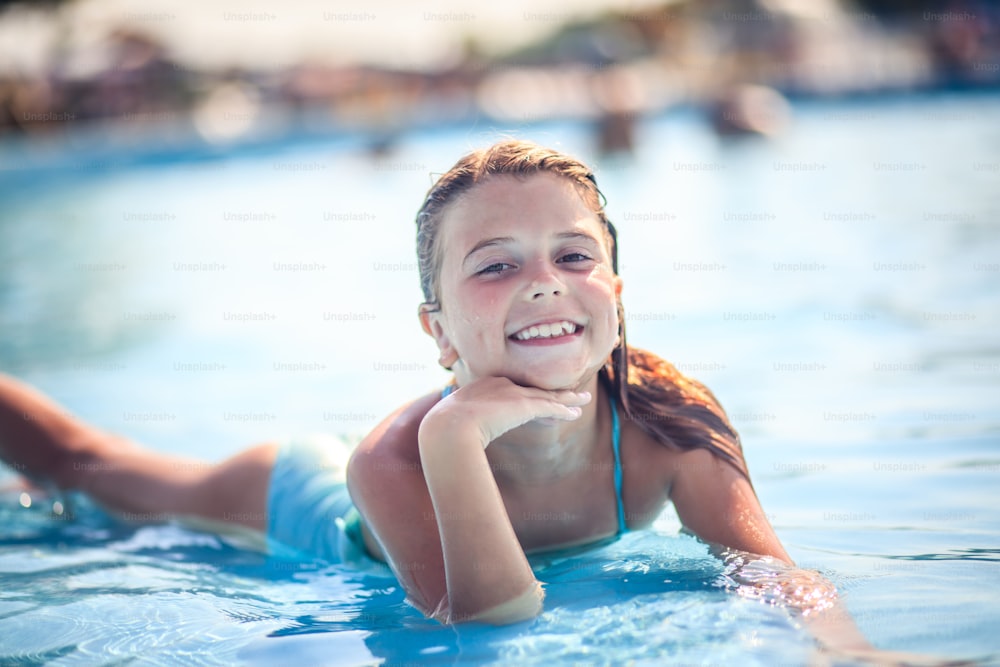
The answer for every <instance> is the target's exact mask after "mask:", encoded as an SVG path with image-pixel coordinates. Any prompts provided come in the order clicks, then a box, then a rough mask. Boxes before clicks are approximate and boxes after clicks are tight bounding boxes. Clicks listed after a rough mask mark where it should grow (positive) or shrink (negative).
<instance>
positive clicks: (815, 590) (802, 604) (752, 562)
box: [670, 449, 874, 653]
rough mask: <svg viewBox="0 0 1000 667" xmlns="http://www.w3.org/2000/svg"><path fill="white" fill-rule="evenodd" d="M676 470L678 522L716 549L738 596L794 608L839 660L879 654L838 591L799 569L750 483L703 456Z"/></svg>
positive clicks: (693, 454)
mask: <svg viewBox="0 0 1000 667" xmlns="http://www.w3.org/2000/svg"><path fill="white" fill-rule="evenodd" d="M671 467H672V469H673V471H674V472H673V479H672V480H671V482H670V498H671V500H672V501H673V503H674V508H675V509H676V510H677V516H678V517H679V518H680V520H681V523H683V524H684V527H685V528H686V529H687V530H688V531H690V532H691V533H693V534H694V535H696V536H697V537H699V538H700V539H702V540H703V541H705V542H708V543H710V544H712V545H715V546H714V547H713V551H714V552H715V554H716V555H717V556H719V557H720V558H722V559H723V560H724V561H725V562H726V565H727V571H726V574H727V576H728V577H729V579H730V580H731V581H732V582H733V583H734V585H735V586H736V588H737V592H738V593H740V594H741V595H744V596H747V597H754V598H758V599H763V600H765V601H767V602H769V603H772V604H781V605H783V606H786V607H788V608H790V609H791V610H792V611H793V612H794V613H796V614H797V615H799V616H800V618H801V619H802V620H803V621H804V622H805V624H806V626H807V627H808V628H809V630H810V631H811V632H812V634H813V636H814V637H816V639H817V640H818V641H819V642H820V643H821V644H823V645H824V646H825V647H827V648H828V649H831V650H833V651H835V652H840V653H853V652H867V651H872V650H874V649H873V648H872V646H871V644H869V643H868V641H867V640H866V639H865V637H864V635H862V634H861V631H860V630H859V629H858V627H857V626H856V625H855V623H854V620H853V619H852V618H851V616H850V614H849V613H848V612H847V610H846V608H845V607H844V605H843V603H842V602H841V601H840V600H839V599H838V596H837V590H836V588H835V587H834V586H833V584H831V583H830V582H829V581H827V580H826V579H825V578H824V577H823V576H822V575H820V574H819V573H817V572H813V571H810V570H803V569H800V568H797V567H795V564H794V563H793V562H792V559H791V557H789V555H788V553H787V552H786V551H785V548H784V547H783V546H782V545H781V541H780V540H778V536H777V535H775V533H774V529H773V528H772V527H771V523H770V522H769V521H768V519H767V516H766V515H765V514H764V510H763V509H762V508H761V506H760V502H759V501H758V500H757V495H756V494H755V493H754V490H753V487H752V486H751V485H750V482H749V480H747V479H746V478H745V477H744V476H743V475H741V474H740V473H739V472H737V471H736V469H735V468H733V466H731V465H729V464H728V463H725V462H723V461H721V460H720V459H718V458H717V457H716V456H714V455H713V454H711V453H710V452H708V451H706V450H703V449H698V450H693V451H689V452H685V453H683V454H680V455H678V458H677V460H675V461H674V462H673V464H672V466H671ZM768 557H770V558H768ZM770 559H775V560H776V561H778V562H775V561H772V560H770ZM769 561H770V562H769Z"/></svg>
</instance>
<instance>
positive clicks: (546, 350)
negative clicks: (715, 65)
mask: <svg viewBox="0 0 1000 667" xmlns="http://www.w3.org/2000/svg"><path fill="white" fill-rule="evenodd" d="M602 199H603V197H602V195H601V193H600V191H599V190H598V188H597V184H596V181H595V179H594V176H593V174H592V173H591V171H590V170H589V169H588V168H587V167H586V166H584V165H583V164H581V163H580V162H578V161H576V160H575V159H573V158H570V157H568V156H566V155H563V154H561V153H559V152H556V151H553V150H550V149H546V148H542V147H539V146H537V145H534V144H531V143H528V142H523V141H505V142H502V143H499V144H496V145H494V146H491V147H490V148H488V149H485V150H481V151H476V152H473V153H471V154H469V155H467V156H466V157H464V158H462V159H461V160H460V161H459V162H458V163H457V164H456V165H455V166H454V167H453V168H452V169H451V170H450V171H448V172H447V173H446V174H444V175H443V176H442V177H441V178H440V179H439V180H438V181H437V183H436V184H435V185H434V186H433V187H432V188H431V190H430V192H429V193H428V196H427V199H426V201H425V202H424V204H423V206H422V207H421V209H420V211H419V213H418V216H417V226H418V231H417V243H418V255H419V265H420V279H421V286H422V289H423V292H424V299H425V303H423V304H422V305H421V306H420V309H419V317H420V322H421V324H422V326H423V329H424V331H426V332H427V333H428V334H429V335H430V336H432V337H433V339H434V341H435V343H436V344H437V347H438V350H439V351H440V363H441V365H442V366H444V367H446V368H448V369H450V370H451V371H453V372H454V382H453V383H451V384H450V385H449V386H448V387H446V388H445V389H444V391H438V390H435V391H434V392H431V393H429V394H427V395H425V396H423V397H420V398H418V399H416V400H414V401H413V402H411V403H409V404H407V405H404V406H402V407H400V408H399V409H398V410H396V411H395V412H394V413H392V414H391V415H389V416H388V417H387V418H386V419H385V420H383V421H382V422H381V423H380V424H379V425H378V426H377V427H376V428H375V429H374V430H373V431H372V432H371V433H370V434H369V435H368V436H367V437H366V438H365V439H364V440H363V441H362V442H361V443H360V444H359V445H358V446H357V447H356V448H355V449H354V451H353V453H352V454H350V460H349V462H348V461H347V456H348V452H347V451H346V450H345V449H343V448H341V447H336V446H323V445H321V444H320V445H318V444H316V443H309V442H299V441H293V442H287V443H280V444H278V443H270V444H264V445H259V446H257V447H254V448H251V449H249V450H247V451H245V452H243V453H241V454H239V455H237V456H235V457H234V458H232V459H230V460H228V461H225V462H223V463H220V464H217V465H208V464H201V463H198V462H193V461H188V460H185V459H180V458H177V457H173V456H170V455H166V454H161V453H158V452H153V451H150V450H147V449H144V448H141V447H139V446H137V445H134V444H131V443H129V442H128V441H126V440H124V439H123V438H120V437H117V436H113V435H110V434H107V433H105V432H103V431H101V430H98V429H96V428H94V427H92V426H90V425H87V424H84V423H82V422H80V421H78V420H77V419H75V418H73V417H71V416H69V415H67V414H66V413H65V412H63V411H62V410H60V409H59V408H58V407H57V406H55V405H54V404H53V403H51V402H50V401H49V400H48V399H47V398H45V397H43V396H42V395H40V394H38V393H37V392H35V391H34V390H32V389H31V388H29V387H27V386H25V385H24V384H22V383H20V382H18V381H16V380H14V379H11V378H5V377H3V376H0V453H2V455H3V458H4V459H5V460H7V461H8V462H9V463H11V464H13V465H14V467H15V469H16V470H20V471H24V472H26V473H27V474H29V475H32V476H34V477H42V478H47V479H48V480H51V481H52V482H54V483H55V484H57V485H58V486H60V487H61V488H66V489H79V490H82V491H84V492H87V493H88V494H90V495H91V496H92V497H94V498H95V499H97V500H98V501H100V502H101V503H103V504H104V505H105V506H107V507H109V508H112V509H115V510H118V511H122V512H132V513H148V512H154V513H158V514H160V515H162V514H164V513H169V514H173V515H177V516H196V517H200V518H202V519H210V520H215V521H225V522H230V523H237V524H241V525H244V526H249V527H250V528H254V529H257V530H260V531H265V532H266V533H267V534H268V536H269V537H270V538H271V539H272V540H274V541H277V542H281V543H284V544H287V545H290V546H292V547H296V548H299V549H301V550H304V551H307V552H310V553H312V554H315V555H318V556H321V557H323V558H327V559H330V560H337V559H344V558H347V557H348V554H350V553H351V552H352V551H354V552H363V553H364V554H365V555H367V556H369V557H371V558H374V559H376V560H379V561H384V562H385V563H387V564H388V566H389V567H390V568H392V570H393V572H394V573H395V575H396V577H397V578H398V580H399V581H400V583H401V584H402V585H403V587H404V588H405V590H406V592H407V594H408V597H409V600H410V601H411V602H412V603H413V604H414V605H415V606H416V607H418V608H419V609H420V610H422V611H423V612H424V613H425V614H427V615H428V616H432V617H434V618H436V619H439V620H440V621H442V622H445V623H457V622H462V621H470V620H478V621H484V622H490V623H508V622H514V621H518V620H523V619H529V618H532V617H533V616H535V615H537V614H538V613H539V612H540V611H541V610H542V608H543V590H542V587H541V584H540V582H539V581H538V580H537V579H536V578H535V574H534V572H533V571H532V568H531V567H530V565H529V562H528V558H527V554H529V553H532V552H539V551H544V550H551V549H559V548H564V547H568V546H579V545H586V544H590V543H597V542H599V541H602V540H606V539H608V538H613V537H615V536H617V535H620V534H621V533H623V532H625V531H629V530H634V529H637V528H642V527H644V526H647V525H649V524H650V523H652V521H653V520H654V519H655V518H656V517H657V515H658V514H660V512H661V511H662V510H664V508H665V507H666V506H667V504H669V503H672V504H673V507H674V509H675V510H676V512H677V514H678V516H679V518H680V520H681V521H682V523H683V524H684V527H685V529H686V530H687V531H689V532H690V533H693V534H694V535H696V536H698V537H699V538H701V539H702V540H704V541H705V542H708V543H710V544H712V545H714V546H713V548H714V549H715V550H716V553H718V554H720V555H721V556H722V557H724V558H727V559H728V560H727V562H731V561H732V560H733V559H734V558H735V559H736V560H737V561H739V562H741V563H744V564H752V563H762V562H763V563H768V564H769V567H770V569H768V570H766V572H765V573H764V574H763V575H762V574H761V571H759V570H758V571H757V574H756V575H754V569H753V568H752V567H749V568H744V569H743V570H740V569H739V568H737V569H736V570H735V571H734V576H735V577H737V578H739V576H740V572H741V571H743V572H745V573H746V575H745V577H744V579H745V580H746V581H748V582H750V583H751V584H752V586H754V587H756V590H758V591H760V592H761V595H764V596H767V595H771V598H770V599H772V600H773V601H777V602H780V603H783V604H787V605H789V606H791V607H793V608H796V609H798V610H799V611H800V612H801V613H802V615H804V616H805V617H810V622H811V623H812V624H813V626H814V627H817V628H818V627H823V626H824V625H826V626H828V627H829V628H834V630H835V632H836V633H837V634H836V638H835V639H834V640H832V641H834V643H837V644H839V645H840V647H841V648H843V647H854V648H863V647H865V646H866V644H865V642H864V640H863V638H861V637H860V636H859V635H858V634H857V632H856V630H855V629H854V628H853V625H851V623H850V622H849V619H847V618H846V616H845V615H844V614H843V613H842V609H841V608H840V607H839V605H838V603H837V602H836V592H835V591H834V590H833V588H832V586H830V585H829V584H828V583H827V582H825V580H823V579H822V578H820V577H818V575H815V574H814V573H812V574H810V573H807V572H805V571H803V570H797V569H794V567H793V566H792V561H791V559H790V558H789V556H788V554H787V553H786V552H785V549H784V548H783V547H782V545H781V543H780V542H779V540H778V538H777V537H776V535H775V533H774V531H773V529H772V528H771V526H770V524H769V522H768V520H767V517H766V516H765V514H764V512H763V510H762V509H761V506H760V503H759V502H758V500H757V497H756V495H755V493H754V489H753V486H752V485H751V482H750V479H749V475H748V472H747V466H746V464H745V462H744V459H743V453H742V449H741V446H740V442H739V438H738V436H737V435H736V432H735V431H734V430H733V428H732V426H731V425H730V423H729V421H728V419H727V418H726V415H725V413H724V412H723V410H722V408H721V407H720V406H719V404H718V402H717V401H716V400H715V398H714V397H713V395H712V394H711V392H709V391H708V390H707V389H706V388H705V387H704V386H703V385H701V384H700V383H698V382H696V381H694V380H692V379H690V378H687V377H685V376H683V375H682V374H681V373H679V372H678V371H677V370H676V369H675V368H674V367H673V366H672V365H671V364H669V363H667V362H666V361H664V360H663V359H661V358H659V357H657V356H655V355H653V354H651V353H648V352H644V351H640V350H637V349H634V348H633V349H630V348H629V347H628V346H627V345H626V340H625V316H624V309H623V306H622V301H621V293H622V280H621V278H620V277H618V275H617V247H616V234H615V229H614V227H613V225H612V224H611V223H610V221H609V220H608V219H607V217H606V216H605V213H604V209H603V206H602ZM751 554H753V555H754V556H751ZM755 576H756V578H755ZM769 591H770V592H769ZM826 634H827V636H828V637H830V636H832V635H831V634H829V633H826Z"/></svg>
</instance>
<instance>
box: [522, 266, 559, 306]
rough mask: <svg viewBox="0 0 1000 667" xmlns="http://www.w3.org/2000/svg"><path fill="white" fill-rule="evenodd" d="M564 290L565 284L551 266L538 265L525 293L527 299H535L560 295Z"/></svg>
mask: <svg viewBox="0 0 1000 667" xmlns="http://www.w3.org/2000/svg"><path fill="white" fill-rule="evenodd" d="M565 292H566V285H565V284H564V283H563V281H562V280H560V279H559V276H558V275H557V274H556V272H555V271H553V269H552V267H551V266H548V265H544V266H540V267H539V268H538V269H537V270H536V271H535V272H534V274H533V275H532V276H531V282H530V283H528V289H527V290H525V295H526V297H527V299H528V300H529V301H536V300H538V299H543V298H545V297H548V296H561V295H563V294H565Z"/></svg>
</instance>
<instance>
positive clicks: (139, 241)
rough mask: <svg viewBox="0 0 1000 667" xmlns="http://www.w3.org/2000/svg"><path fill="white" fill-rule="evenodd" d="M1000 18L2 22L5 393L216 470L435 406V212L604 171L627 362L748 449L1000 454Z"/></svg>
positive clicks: (0, 288) (252, 14) (885, 4)
mask: <svg viewBox="0 0 1000 667" xmlns="http://www.w3.org/2000/svg"><path fill="white" fill-rule="evenodd" d="M998 21H1000V8H998V6H997V4H996V3H992V2H989V3H987V2H960V1H959V2H947V1H931V0H926V1H924V2H902V1H899V0H864V1H861V0H859V1H856V2H850V1H847V0H817V1H809V2H807V1H804V0H803V1H796V0H757V1H751V0H713V1H709V2H684V1H676V2H655V1H645V0H631V1H630V0H585V1H580V0H575V1H571V0H533V1H531V2H529V1H527V0H508V1H506V2H502V3H489V4H487V3H476V4H470V3H459V2H457V1H451V0H440V1H438V2H428V3H423V4H421V5H419V6H410V5H404V4H402V3H400V4H395V3H393V2H389V1H387V0H383V1H376V2H366V3H336V5H332V4H330V3H318V2H306V1H302V2H285V3H272V2H262V1H259V0H246V1H238V0H232V1H229V0H213V1H207V2H202V3H197V4H196V5H192V6H190V7H188V6H178V4H177V3H175V2H167V1H165V0H162V1H161V0H144V1H142V2H138V1H134V0H79V1H76V2H32V3H17V2H14V3H10V2H3V3H0V202H2V204H0V369H2V370H4V371H6V372H10V373H14V374H16V375H18V376H20V377H22V378H25V379H27V380H29V381H31V382H33V383H35V384H37V385H38V386H40V387H41V388H42V389H43V390H45V391H47V392H49V393H51V394H53V395H54V396H55V397H56V398H57V400H61V401H63V402H64V403H66V404H67V406H69V408H70V409H72V410H73V411H74V412H76V413H78V414H80V415H81V416H84V417H85V418H87V419H90V420H93V421H95V422H97V423H100V424H102V425H104V426H106V427H108V428H111V429H112V430H117V431H120V432H126V433H128V434H129V435H131V436H133V437H135V438H137V439H140V440H143V441H145V442H148V443H150V444H152V445H153V446H159V447H164V448H169V449H173V450H178V451H183V452H188V453H197V454H202V455H207V456H211V457H213V458H215V457H218V456H222V455H224V454H226V453H229V452H231V451H234V450H235V449H238V448H240V447H243V446H245V445H246V444H248V442H250V441H254V440H262V439H265V438H270V437H275V436H276V435H277V434H280V433H295V432H302V431H334V432H340V433H348V434H355V435H356V434H361V433H364V432H365V431H367V430H368V429H370V428H371V427H372V426H373V425H374V424H375V423H377V421H378V420H379V419H381V417H382V416H383V415H384V414H386V413H388V412H389V411H391V410H392V409H394V407H396V405H398V404H399V403H401V402H403V401H405V400H408V399H410V398H412V397H414V396H416V395H418V394H420V393H423V392H425V391H428V390H431V389H432V388H433V387H435V386H440V385H441V384H443V383H444V382H445V381H447V379H448V377H449V376H448V374H447V373H445V372H444V371H443V370H441V369H439V368H437V366H436V364H435V360H436V358H437V356H436V351H435V349H434V347H433V344H432V342H431V341H430V339H428V338H426V337H425V336H424V335H423V334H422V333H421V332H420V330H419V326H418V323H417V318H416V317H415V314H416V307H417V304H418V303H419V301H420V299H421V297H420V292H419V287H418V280H417V272H416V264H415V258H414V251H413V245H414V243H413V241H414V232H415V229H414V227H413V215H414V213H415V211H416V209H417V208H418V206H419V204H420V202H421V200H422V198H423V195H424V193H425V192H426V189H427V188H428V187H429V186H430V184H431V183H432V181H433V178H434V174H439V173H441V172H444V171H446V170H447V169H448V168H449V167H450V166H451V164H453V163H454V162H455V160H457V159H458V157H459V156H460V155H462V154H463V153H465V152H466V151H468V150H470V149H472V148H476V147H480V146H484V145H487V144H489V143H491V142H493V141H495V140H497V139H499V138H501V137H506V136H518V137H524V138H527V139H531V140H534V141H537V142H539V143H543V144H549V145H553V146H555V147H558V148H561V149H564V150H566V151H569V152H571V153H573V154H576V155H578V156H580V157H582V158H584V159H585V160H586V161H588V162H589V163H590V164H592V165H594V167H595V169H596V171H597V172H598V174H599V180H600V182H601V185H602V189H603V190H604V192H605V194H606V195H607V197H608V201H609V204H608V208H609V212H610V213H611V216H612V219H614V220H615V221H616V224H617V225H618V227H619V230H620V235H621V243H622V252H621V263H622V266H621V270H622V274H623V276H624V278H625V281H626V293H625V294H626V296H625V304H626V310H627V313H628V318H629V321H628V327H629V336H630V341H631V342H632V343H633V344H634V345H638V346H641V347H645V348H648V349H652V350H654V351H656V352H658V353H659V354H661V355H663V356H665V357H667V358H668V359H671V360H673V361H674V362H675V363H677V365H678V366H679V367H680V368H681V369H682V370H685V371H686V372H688V373H690V374H691V375H693V376H695V377H698V378H700V379H702V380H703V381H705V382H706V383H708V384H709V386H710V387H712V388H713V389H714V390H715V391H716V393H717V394H718V395H719V396H720V398H721V399H722V402H723V404H724V405H725V406H727V407H728V409H729V411H730V413H731V415H732V416H733V419H734V421H735V422H736V425H737V426H738V427H739V428H740V429H741V430H742V431H743V433H744V436H745V437H746V436H748V435H749V436H751V437H754V438H759V439H766V438H778V439H783V440H788V441H794V440H795V439H802V438H806V439H812V440H823V441H827V442H831V441H833V442H843V441H848V440H855V441H869V442H870V441H872V440H875V439H886V438H888V439H902V440H904V441H905V440H907V439H911V438H930V437H946V438H948V437H964V436H967V435H976V436H979V435H983V434H995V433H996V432H997V429H998V424H1000V421H998V419H997V408H996V405H997V401H996V398H997V396H998V392H997V388H998V384H1000V382H998V380H1000V346H998V345H997V343H996V338H995V331H996V326H997V324H998V321H997V320H998V316H997V312H998V309H997V308H996V306H997V299H996V294H997V293H998V292H1000V290H998V288H1000V284H998V275H1000V266H998V258H1000V252H998V250H1000V248H998V245H1000V244H998V239H1000V234H998V214H1000V200H998V198H1000V194H998V193H1000V187H998V186H1000V129H998V128H1000V123H998V122H997V120H998V119H1000V95H998V90H1000V31H998Z"/></svg>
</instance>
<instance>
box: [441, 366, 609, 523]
mask: <svg viewBox="0 0 1000 667" xmlns="http://www.w3.org/2000/svg"><path fill="white" fill-rule="evenodd" d="M454 389H455V385H453V384H450V385H448V386H447V387H445V388H444V391H442V392H441V398H444V397H445V396H447V395H448V394H450V393H451V392H452V391H454ZM608 400H609V401H610V403H611V447H612V451H613V452H614V454H615V500H616V501H617V503H618V534H619V535H621V534H622V533H624V532H626V531H627V530H628V524H627V523H626V522H625V501H624V500H622V453H621V429H620V427H619V424H618V406H617V405H616V404H615V397H614V396H612V395H611V394H610V393H609V394H608Z"/></svg>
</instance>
